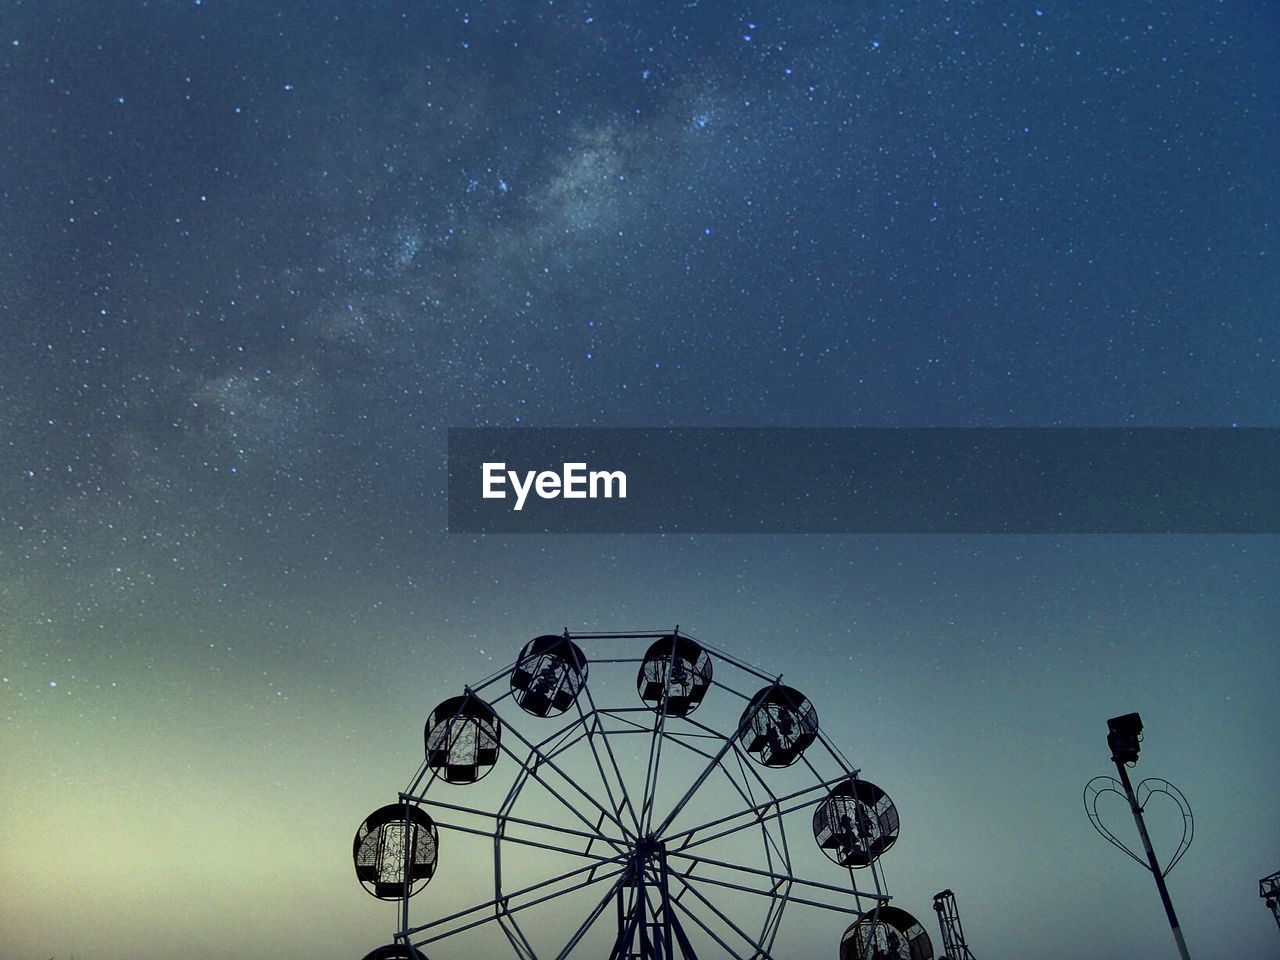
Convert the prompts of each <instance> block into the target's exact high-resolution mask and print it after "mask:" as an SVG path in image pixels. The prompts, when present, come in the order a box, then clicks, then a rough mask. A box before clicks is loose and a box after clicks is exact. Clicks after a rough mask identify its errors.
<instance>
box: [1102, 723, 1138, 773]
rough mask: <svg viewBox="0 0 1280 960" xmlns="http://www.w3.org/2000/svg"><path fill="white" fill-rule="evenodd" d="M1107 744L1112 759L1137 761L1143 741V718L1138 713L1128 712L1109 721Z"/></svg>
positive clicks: (1126, 761) (1119, 761) (1120, 761)
mask: <svg viewBox="0 0 1280 960" xmlns="http://www.w3.org/2000/svg"><path fill="white" fill-rule="evenodd" d="M1107 731H1108V733H1107V746H1109V747H1110V748H1111V759H1112V760H1114V761H1116V763H1136V762H1137V760H1138V751H1139V750H1141V749H1142V748H1141V747H1140V746H1139V744H1141V742H1142V718H1141V717H1140V716H1138V715H1137V714H1136V713H1126V714H1125V715H1124V716H1121V717H1112V718H1111V719H1110V720H1108V721H1107Z"/></svg>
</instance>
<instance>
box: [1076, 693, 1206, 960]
mask: <svg viewBox="0 0 1280 960" xmlns="http://www.w3.org/2000/svg"><path fill="white" fill-rule="evenodd" d="M1107 731H1108V732H1107V746H1108V747H1110V748H1111V759H1112V761H1113V762H1114V763H1115V765H1116V771H1117V772H1118V773H1119V774H1120V779H1119V781H1116V780H1113V779H1112V778H1110V777H1095V778H1094V779H1093V780H1091V781H1089V783H1088V785H1087V786H1086V787H1085V811H1086V812H1087V813H1088V814H1089V820H1090V821H1091V822H1092V823H1093V826H1094V829H1095V830H1097V831H1098V833H1100V834H1101V835H1102V836H1103V837H1105V838H1106V839H1107V840H1108V841H1109V842H1110V843H1112V844H1114V845H1115V846H1117V847H1119V848H1120V849H1121V850H1123V851H1124V852H1125V853H1127V854H1128V855H1129V856H1131V857H1132V858H1133V859H1134V860H1136V861H1137V862H1138V863H1142V859H1141V858H1139V857H1138V855H1137V854H1136V853H1134V852H1133V851H1132V850H1130V849H1129V848H1128V847H1127V846H1125V845H1124V844H1123V843H1121V842H1120V841H1119V840H1118V839H1116V837H1115V836H1114V835H1113V834H1112V833H1111V831H1110V830H1108V829H1107V828H1106V827H1105V826H1104V825H1103V824H1102V821H1101V818H1100V817H1099V815H1098V811H1097V799H1098V796H1099V795H1100V794H1102V793H1105V792H1107V791H1112V792H1116V793H1119V792H1120V791H1118V790H1116V789H1115V788H1116V786H1119V787H1120V788H1122V789H1123V790H1124V797H1125V799H1126V800H1128V801H1129V810H1130V811H1131V812H1132V813H1133V822H1134V823H1136V824H1137V825H1138V836H1140V837H1141V838H1142V848H1143V850H1144V851H1145V852H1146V863H1145V864H1143V866H1145V867H1146V868H1147V869H1148V870H1150V871H1151V875H1152V876H1153V877H1155V881H1156V889H1157V890H1159V891H1160V902H1161V903H1163V904H1164V912H1165V915H1166V916H1167V917H1168V918H1169V927H1170V929H1172V930H1173V939H1174V940H1175V941H1176V942H1177V944H1178V954H1179V955H1180V956H1181V957H1182V960H1190V954H1188V953H1187V943H1186V941H1185V940H1184V939H1183V938H1182V927H1181V926H1180V925H1179V924H1178V915H1177V913H1175V912H1174V909H1173V901H1172V900H1170V899H1169V888H1168V887H1167V886H1165V882H1164V878H1165V874H1167V873H1168V872H1169V871H1170V870H1172V869H1173V867H1174V864H1176V863H1177V862H1178V860H1179V859H1180V858H1181V857H1182V855H1183V854H1184V853H1186V850H1187V847H1189V846H1190V845H1191V837H1192V836H1193V835H1194V822H1193V820H1192V817H1191V807H1190V805H1189V804H1188V803H1187V802H1186V798H1185V797H1183V796H1182V793H1181V791H1179V790H1178V788H1177V787H1175V786H1173V784H1171V783H1169V782H1168V781H1165V780H1158V779H1153V780H1144V781H1142V783H1140V784H1138V791H1137V792H1138V793H1142V792H1143V791H1144V789H1145V791H1146V793H1145V799H1146V800H1149V799H1150V798H1151V796H1152V794H1155V793H1163V794H1166V795H1167V796H1169V797H1170V798H1172V799H1173V800H1174V801H1175V802H1176V803H1177V804H1178V806H1179V808H1180V809H1181V810H1182V817H1183V834H1182V840H1181V842H1180V843H1179V845H1178V850H1177V852H1176V853H1175V854H1174V855H1173V857H1172V858H1170V860H1169V865H1168V866H1167V867H1165V868H1164V869H1163V870H1161V869H1160V861H1158V860H1157V859H1156V852H1155V849H1154V848H1153V847H1152V846H1151V837H1150V835H1149V834H1148V833H1147V825H1146V822H1145V821H1144V820H1143V818H1142V807H1143V804H1142V803H1140V802H1139V801H1138V797H1137V795H1136V794H1135V792H1134V789H1133V784H1132V783H1131V782H1130V780H1129V769H1128V768H1129V765H1131V764H1135V763H1137V762H1138V752H1139V751H1140V750H1141V746H1140V745H1141V743H1142V718H1141V717H1140V716H1138V714H1136V713H1126V714H1124V715H1123V716H1119V717H1112V718H1111V719H1110V720H1108V721H1107ZM1100 780H1101V781H1107V785H1106V786H1102V787H1096V786H1094V784H1096V783H1097V782H1098V781H1100ZM1149 784H1155V786H1154V787H1153V786H1149Z"/></svg>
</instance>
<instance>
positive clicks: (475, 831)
mask: <svg viewBox="0 0 1280 960" xmlns="http://www.w3.org/2000/svg"><path fill="white" fill-rule="evenodd" d="M436 826H437V827H440V828H441V829H443V830H456V831H458V832H459V833H469V834H471V835H473V836H477V837H488V838H490V839H492V838H493V831H492V830H481V829H479V828H477V827H464V826H463V825H462V824H460V823H445V822H444V821H442V820H437V821H436ZM501 839H502V840H503V841H504V842H506V843H515V844H519V845H521V846H525V847H537V848H538V849H539V850H549V851H550V852H552V853H563V854H566V855H568V856H571V857H585V858H587V859H588V860H595V861H596V862H597V863H600V864H603V863H615V862H616V861H617V859H618V858H617V857H607V856H603V855H601V854H599V853H592V852H591V851H590V850H578V849H575V848H574V847H562V846H560V845H558V844H554V843H547V842H545V841H542V840H529V839H526V838H524V837H513V836H511V834H508V833H504V834H502V835H501ZM597 839H598V838H597Z"/></svg>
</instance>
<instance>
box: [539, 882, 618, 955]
mask: <svg viewBox="0 0 1280 960" xmlns="http://www.w3.org/2000/svg"><path fill="white" fill-rule="evenodd" d="M617 876H618V879H617V880H615V881H614V882H613V886H611V887H610V888H609V890H608V891H607V892H606V893H605V895H604V896H603V897H601V898H600V900H599V901H598V902H597V903H596V905H595V906H594V907H592V908H591V911H590V912H589V913H588V914H587V918H586V919H585V920H583V921H582V923H581V925H579V927H578V929H577V930H575V931H574V932H573V936H571V937H570V938H569V942H568V943H566V944H565V945H564V949H563V950H561V951H560V952H559V953H557V954H556V960H564V958H565V957H567V956H569V954H570V953H571V952H572V951H573V949H574V947H576V946H577V945H578V944H579V943H580V942H581V940H582V938H583V937H585V936H586V935H587V931H589V930H590V929H591V928H592V927H593V926H594V925H595V922H596V921H597V920H599V919H600V914H602V913H604V909H605V907H607V906H608V905H609V901H610V900H612V899H613V898H614V897H615V896H617V894H618V890H619V888H620V887H621V886H622V884H623V881H625V880H626V878H627V871H626V870H621V871H619V872H618V875H617Z"/></svg>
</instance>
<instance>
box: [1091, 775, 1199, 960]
mask: <svg viewBox="0 0 1280 960" xmlns="http://www.w3.org/2000/svg"><path fill="white" fill-rule="evenodd" d="M1111 759H1112V760H1115V765H1116V770H1118V771H1119V773H1120V783H1121V784H1122V785H1123V786H1124V794H1125V796H1126V797H1128V798H1129V809H1130V810H1132V811H1133V822H1134V823H1136V824H1137V825H1138V836H1140V837H1142V847H1143V849H1144V850H1146V852H1147V864H1148V866H1149V867H1150V869H1151V875H1152V876H1153V877H1155V878H1156V889H1158V890H1159V891H1160V902H1161V903H1163V904H1164V912H1165V914H1166V915H1167V916H1168V917H1169V926H1170V928H1171V929H1172V930H1173V939H1174V940H1175V941H1176V942H1177V944H1178V955H1179V956H1181V957H1182V960H1191V955H1190V954H1189V953H1187V942H1186V941H1185V940H1183V939H1182V927H1181V926H1179V925H1178V915H1177V914H1176V913H1174V911H1173V901H1172V900H1170V899H1169V888H1168V887H1167V886H1165V882H1164V873H1162V872H1161V870H1160V861H1158V860H1157V859H1156V852H1155V850H1154V849H1153V848H1152V846H1151V837H1150V836H1148V835H1147V824H1146V822H1145V821H1144V820H1143V819H1142V807H1140V806H1138V798H1137V797H1135V796H1134V795H1133V784H1131V783H1130V782H1129V770H1128V768H1127V767H1125V765H1124V762H1123V761H1121V760H1116V758H1115V757H1112V758H1111Z"/></svg>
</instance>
